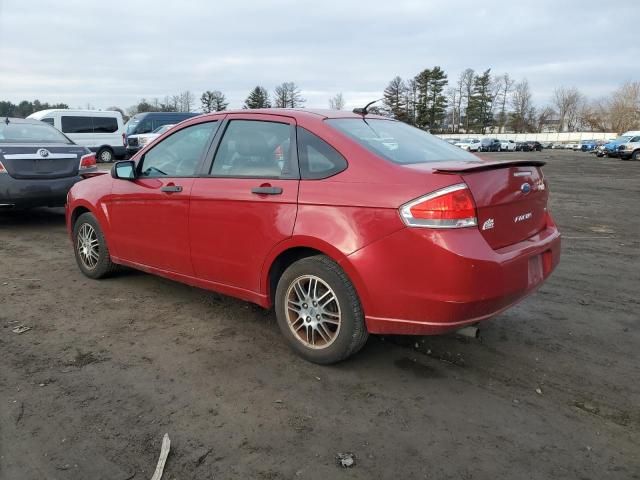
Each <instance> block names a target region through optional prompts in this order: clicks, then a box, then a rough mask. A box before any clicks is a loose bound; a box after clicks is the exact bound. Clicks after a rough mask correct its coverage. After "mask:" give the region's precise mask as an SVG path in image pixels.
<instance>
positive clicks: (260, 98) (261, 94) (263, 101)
mask: <svg viewBox="0 0 640 480" xmlns="http://www.w3.org/2000/svg"><path fill="white" fill-rule="evenodd" d="M242 108H250V109H252V108H271V102H270V101H269V94H268V93H267V90H266V88H264V87H261V86H260V85H258V86H256V88H254V89H253V90H251V93H249V96H248V97H247V99H246V100H245V101H244V106H243V107H242Z"/></svg>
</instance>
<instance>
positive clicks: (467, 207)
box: [400, 183, 478, 228]
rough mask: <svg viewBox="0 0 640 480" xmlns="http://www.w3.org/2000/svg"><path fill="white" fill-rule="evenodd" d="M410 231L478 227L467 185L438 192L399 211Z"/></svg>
mask: <svg viewBox="0 0 640 480" xmlns="http://www.w3.org/2000/svg"><path fill="white" fill-rule="evenodd" d="M400 216H401V217H402V220H403V221H404V223H406V224H407V225H408V226H410V227H426V228H464V227H474V226H476V225H477V224H478V219H477V215H476V204H475V202H474V200H473V197H472V196H471V192H470V191H469V188H468V187H467V185H466V184H464V183H458V184H456V185H451V186H450V187H446V188H443V189H441V190H436V191H435V192H433V193H430V194H429V195H425V196H424V197H420V198H417V199H415V200H413V201H411V202H409V203H406V204H404V205H403V206H402V207H400Z"/></svg>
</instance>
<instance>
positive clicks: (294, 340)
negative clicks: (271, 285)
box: [275, 255, 369, 365]
mask: <svg viewBox="0 0 640 480" xmlns="http://www.w3.org/2000/svg"><path fill="white" fill-rule="evenodd" d="M275 308H276V316H277V318H278V326H279V327H280V331H281V332H282V334H283V335H284V337H285V339H286V340H287V343H288V344H289V346H290V347H291V348H292V349H293V350H294V351H295V352H296V353H297V354H298V355H300V356H301V357H302V358H304V359H305V360H308V361H310V362H313V363H318V364H321V365H328V364H332V363H336V362H340V361H342V360H344V359H346V358H347V357H349V356H351V355H353V354H354V353H356V352H357V351H358V350H360V349H361V348H362V347H363V346H364V344H365V343H366V341H367V338H368V336H369V334H368V332H367V329H366V327H365V323H364V313H363V311H362V306H361V305H360V300H359V298H358V294H357V293H356V290H355V288H354V286H353V284H352V283H351V281H350V280H349V278H348V277H347V275H346V274H345V273H344V271H343V270H342V269H341V268H340V266H339V265H338V264H337V263H335V262H334V261H333V260H331V259H330V258H328V257H326V256H324V255H318V256H313V257H307V258H303V259H301V260H298V261H297V262H295V263H293V264H292V265H291V266H289V268H287V269H286V270H285V272H284V273H283V274H282V276H281V277H280V280H279V281H278V287H277V289H276V297H275Z"/></svg>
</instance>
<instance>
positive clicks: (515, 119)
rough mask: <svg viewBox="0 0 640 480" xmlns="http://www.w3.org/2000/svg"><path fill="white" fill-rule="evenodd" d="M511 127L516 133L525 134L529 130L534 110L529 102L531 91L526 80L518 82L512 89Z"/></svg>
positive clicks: (530, 101)
mask: <svg viewBox="0 0 640 480" xmlns="http://www.w3.org/2000/svg"><path fill="white" fill-rule="evenodd" d="M511 107H512V108H513V112H512V114H511V126H512V127H513V129H514V130H515V131H516V133H518V132H527V131H529V130H530V127H531V125H530V122H531V117H532V116H533V113H534V112H535V109H534V108H533V105H532V100H531V89H530V88H529V82H528V81H527V79H524V80H522V81H521V82H518V83H516V84H515V85H514V87H513V93H512V94H511Z"/></svg>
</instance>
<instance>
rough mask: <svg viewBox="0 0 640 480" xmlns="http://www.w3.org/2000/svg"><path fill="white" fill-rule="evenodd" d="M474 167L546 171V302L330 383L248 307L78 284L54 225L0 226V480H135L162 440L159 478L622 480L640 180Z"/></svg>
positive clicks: (586, 158) (623, 174)
mask: <svg viewBox="0 0 640 480" xmlns="http://www.w3.org/2000/svg"><path fill="white" fill-rule="evenodd" d="M487 156H489V154H487ZM491 156H495V157H498V158H514V157H518V158H529V157H535V158H543V159H546V160H547V161H548V165H547V166H546V167H545V173H546V176H547V178H548V180H549V182H550V186H551V195H552V204H551V210H552V213H553V214H554V216H555V218H556V221H557V222H558V224H559V226H560V228H561V230H562V233H563V235H564V239H563V258H562V260H561V264H560V266H559V267H558V269H557V270H556V272H555V274H554V275H553V276H552V278H551V279H550V281H548V282H547V283H546V284H545V285H544V286H543V287H542V288H541V289H540V290H539V291H538V293H537V294H535V295H533V296H531V297H529V298H528V299H527V300H525V301H524V302H523V303H521V304H520V305H519V306H517V307H516V308H513V309H511V310H509V311H507V312H506V313H504V314H502V315H500V316H499V317H497V318H495V319H494V320H493V321H490V322H488V323H484V324H483V328H482V339H481V340H480V341H477V340H470V341H463V340H461V339H459V338H457V337H456V336H455V335H448V336H442V337H417V338H415V337H411V338H380V337H374V338H371V339H370V341H369V343H368V344H367V346H366V347H365V348H364V350H363V351H362V352H361V353H360V354H359V355H357V356H356V357H355V358H353V359H352V360H350V361H347V362H345V363H342V364H340V365H337V366H333V367H320V366H316V365H312V364H309V363H306V362H304V361H302V360H301V359H299V358H298V357H296V356H295V355H294V354H293V353H291V352H290V351H289V350H288V349H287V347H286V346H285V344H284V342H283V341H282V340H281V338H280V334H279V332H278V329H277V325H276V323H275V318H274V315H273V313H272V312H265V311H263V310H261V309H260V308H258V307H254V306H252V305H249V304H246V303H243V302H240V301H236V300H233V299H230V298H226V297H222V296H218V295H215V294H212V293H209V292H205V291H202V290H198V289H194V288H190V287H187V286H184V285H180V284H177V283H173V282H171V281H168V280H164V279H161V278H157V277H153V276H149V275H146V274H142V273H138V272H133V271H129V272H124V273H122V274H120V275H118V276H117V277H115V278H111V279H108V280H104V281H100V282H95V281H91V280H89V279H86V278H85V277H83V276H82V275H81V274H80V272H79V270H78V269H77V267H76V265H75V261H74V259H73V255H72V250H71V247H70V243H69V240H68V238H67V236H66V232H65V228H64V217H63V212H62V210H47V209H42V210H36V211H33V212H30V213H28V214H18V213H0V295H1V297H0V298H1V300H0V326H1V327H2V328H0V359H1V360H0V406H1V408H0V478H1V479H32V478H33V479H35V478H38V479H39V478H47V479H116V480H125V479H131V478H135V479H145V478H150V477H151V474H152V472H153V470H154V468H155V464H156V462H157V458H158V455H159V452H160V444H161V441H162V436H163V434H164V433H165V432H166V433H168V434H169V436H170V437H171V441H172V445H171V454H170V456H169V459H168V462H167V466H166V469H165V475H164V477H163V478H164V479H172V478H176V479H177V478H181V479H187V478H188V479H192V478H194V479H211V478H216V479H249V478H257V479H292V478H301V479H329V478H332V479H333V478H336V479H340V478H350V479H352V478H367V479H369V478H401V479H409V478H411V479H413V478H425V479H457V480H458V479H462V480H464V479H496V478H502V479H510V480H515V479H543V478H545V479H547V478H549V479H551V478H553V479H593V480H600V479H604V478H607V479H624V480H628V479H638V478H640V329H639V317H638V312H639V311H640V301H639V300H638V298H639V290H640V288H639V287H640V242H639V239H638V234H639V233H640V216H639V215H638V213H637V211H638V205H640V162H622V161H620V160H616V159H596V158H595V156H593V155H589V154H584V153H580V152H577V153H574V152H564V151H543V152H541V153H535V152H534V153H514V154H491ZM18 324H25V325H28V326H30V327H32V329H31V330H30V331H27V332H25V333H23V334H15V333H13V332H12V329H13V328H15V326H16V325H18ZM344 452H352V453H354V454H355V456H356V464H355V466H354V467H353V468H351V469H342V468H340V467H338V466H337V464H336V455H337V454H338V453H344Z"/></svg>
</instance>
